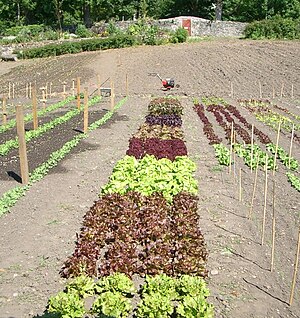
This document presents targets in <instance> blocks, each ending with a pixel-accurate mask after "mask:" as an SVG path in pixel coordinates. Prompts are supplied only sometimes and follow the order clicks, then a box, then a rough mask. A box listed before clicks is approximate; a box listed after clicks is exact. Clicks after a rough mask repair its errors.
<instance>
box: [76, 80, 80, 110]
mask: <svg viewBox="0 0 300 318" xmlns="http://www.w3.org/2000/svg"><path fill="white" fill-rule="evenodd" d="M77 108H78V109H80V77H77Z"/></svg>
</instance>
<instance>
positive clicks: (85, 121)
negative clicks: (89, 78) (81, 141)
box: [83, 87, 89, 134]
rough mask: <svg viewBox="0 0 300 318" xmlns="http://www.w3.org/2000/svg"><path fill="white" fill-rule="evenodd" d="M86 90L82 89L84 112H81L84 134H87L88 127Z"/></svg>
mask: <svg viewBox="0 0 300 318" xmlns="http://www.w3.org/2000/svg"><path fill="white" fill-rule="evenodd" d="M88 98H89V97H88V88H87V87H85V89H84V112H83V132H84V133H85V134H86V133H87V132H88V126H89V108H88V107H89V106H88Z"/></svg>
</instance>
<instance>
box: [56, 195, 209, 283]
mask: <svg viewBox="0 0 300 318" xmlns="http://www.w3.org/2000/svg"><path fill="white" fill-rule="evenodd" d="M197 220H198V215H197V197H195V196H193V195H191V194H187V193H180V194H177V195H176V196H175V197H174V198H173V202H172V204H168V202H167V201H166V199H165V198H164V197H163V196H162V195H161V194H158V193H155V194H153V195H149V196H144V195H141V194H139V193H137V192H128V193H127V194H126V195H120V194H117V193H114V194H110V195H104V196H102V197H101V198H100V200H98V201H97V202H95V204H94V205H93V207H92V208H91V209H90V210H89V212H88V213H87V214H86V215H85V218H84V222H83V226H82V229H81V233H80V236H79V237H78V240H77V243H76V248H75V251H74V253H73V255H72V256H71V257H69V259H68V260H67V261H66V262H65V264H64V267H63V269H62V271H61V273H62V275H63V276H64V277H74V276H78V275H79V274H80V273H81V272H85V273H86V274H87V275H90V276H103V275H104V276H105V275H109V274H112V273H114V272H117V271H119V272H122V273H125V274H126V275H128V276H132V275H133V274H140V275H141V276H144V275H145V274H152V275H154V274H158V273H166V274H168V275H172V276H174V275H180V274H197V275H200V276H205V275H206V270H205V263H206V259H207V250H206V247H205V242H204V238H203V235H202V234H201V231H200V230H199V229H198V224H197ZM103 248H104V251H105V252H104V255H103V254H101V249H103Z"/></svg>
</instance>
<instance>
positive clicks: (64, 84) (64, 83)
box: [63, 82, 67, 99]
mask: <svg viewBox="0 0 300 318" xmlns="http://www.w3.org/2000/svg"><path fill="white" fill-rule="evenodd" d="M66 84H67V83H66V82H63V97H64V99H66Z"/></svg>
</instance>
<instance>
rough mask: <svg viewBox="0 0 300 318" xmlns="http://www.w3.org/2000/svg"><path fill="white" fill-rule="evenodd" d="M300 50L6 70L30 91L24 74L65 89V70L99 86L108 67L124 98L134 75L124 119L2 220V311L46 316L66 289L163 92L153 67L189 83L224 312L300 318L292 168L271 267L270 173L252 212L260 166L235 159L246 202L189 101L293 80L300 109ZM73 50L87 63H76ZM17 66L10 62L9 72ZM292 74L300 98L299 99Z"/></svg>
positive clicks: (119, 53) (189, 115) (228, 43)
mask: <svg viewBox="0 0 300 318" xmlns="http://www.w3.org/2000/svg"><path fill="white" fill-rule="evenodd" d="M299 51H300V43H299V42H285V41H283V42H272V41H266V42H253V41H237V40H218V41H206V42H201V43H195V44H189V45H188V44H183V45H176V46H175V45H171V46H163V47H139V48H127V49H122V50H111V51H104V52H96V53H95V52H92V53H86V54H79V55H76V56H72V57H70V56H62V57H58V58H55V59H54V60H53V61H52V60H51V59H43V60H38V61H37V62H36V63H35V64H33V63H31V62H29V61H26V62H25V63H24V64H22V62H18V63H19V64H20V65H18V64H17V68H16V69H14V68H12V69H11V70H12V71H11V73H6V75H5V76H2V78H1V81H0V82H1V87H0V93H3V92H4V91H5V88H6V87H7V85H8V81H14V80H15V81H16V82H17V79H19V80H18V83H20V84H19V86H20V88H21V87H22V88H23V89H24V87H25V84H26V81H32V82H34V81H35V80H37V81H39V82H40V83H41V85H44V83H43V82H42V79H45V78H46V77H45V74H48V75H49V78H51V79H53V81H56V82H55V83H53V87H55V88H56V89H57V90H59V89H61V83H62V82H63V81H64V80H68V83H69V84H68V88H69V89H70V88H71V77H76V76H81V78H82V84H83V86H84V85H89V87H90V88H96V86H97V74H100V76H101V81H102V82H103V81H105V80H106V79H107V78H109V77H111V78H113V79H114V81H115V86H116V94H117V100H119V99H120V98H121V95H122V94H124V92H125V78H126V74H128V78H129V93H130V98H129V99H128V101H127V102H126V104H125V105H124V106H123V107H122V108H121V109H120V110H119V111H118V114H117V115H118V116H117V118H118V119H117V120H116V121H115V122H112V123H111V124H108V125H106V126H104V127H103V128H100V129H98V130H96V131H94V132H92V133H91V134H90V136H89V138H88V139H86V140H85V142H84V143H83V144H81V145H80V148H78V150H77V151H75V153H73V154H72V155H69V156H68V157H67V158H66V159H65V160H64V161H63V162H62V163H61V164H60V165H59V166H58V167H57V169H56V170H53V171H52V172H51V173H50V174H49V175H47V176H46V177H45V178H44V179H43V180H42V181H40V182H39V183H38V184H35V185H34V186H33V187H32V188H31V189H30V191H28V193H27V194H26V196H25V197H24V198H22V199H21V200H20V201H19V202H18V203H17V205H16V206H15V207H14V208H12V210H11V213H9V214H7V215H5V216H4V217H2V218H1V219H0V233H1V234H0V246H1V247H0V317H1V318H8V317H10V318H12V317H14V318H22V317H24V318H25V317H32V316H34V315H37V314H42V312H43V311H44V309H45V305H46V302H47V299H48V297H49V296H50V295H53V294H54V293H56V292H57V291H59V290H61V288H62V287H63V285H64V283H65V282H64V280H62V279H61V278H60V277H59V274H58V273H59V270H60V268H61V265H62V263H63V262H64V260H65V259H66V257H67V256H68V255H70V254H71V253H72V252H73V250H74V240H75V238H76V232H78V231H79V229H80V224H81V220H82V216H83V215H84V214H85V213H86V211H87V210H88V208H89V207H90V206H91V205H92V203H93V201H94V200H96V199H97V194H98V192H99V189H100V187H101V186H102V185H103V184H104V183H106V182H107V178H108V176H109V175H110V174H111V171H112V168H113V166H114V164H115V162H116V161H117V160H119V159H121V158H122V157H123V156H124V155H125V152H126V150H127V147H128V140H129V138H130V136H131V134H133V133H134V132H136V130H137V128H138V127H139V126H140V125H141V124H142V123H143V122H144V116H145V115H146V110H147V104H148V103H149V100H150V98H151V96H157V95H164V94H165V93H164V92H162V91H161V90H160V89H159V88H160V83H159V80H158V79H157V78H154V77H148V76H147V74H148V72H159V73H160V74H161V75H162V76H174V78H175V80H176V82H178V83H179V84H180V88H179V89H177V90H174V91H172V92H170V93H171V94H174V95H178V96H180V98H181V101H182V103H183V104H184V106H185V113H184V117H183V130H184V133H185V139H186V143H187V148H188V151H189V155H190V156H191V158H192V159H193V160H195V162H196V163H197V166H198V170H197V174H196V177H197V179H198V180H199V196H200V202H199V214H200V216H201V222H200V226H201V228H202V231H203V232H204V235H205V238H206V241H207V245H208V249H209V251H210V257H209V263H208V267H209V270H210V278H209V287H210V290H211V293H212V296H211V298H210V300H211V301H212V302H213V303H214V304H215V306H216V317H217V318H219V317H220V318H223V317H224V318H225V317H234V318H244V317H255V318H264V317H274V318H275V317H276V318H277V317H278V318H279V317H286V318H287V317H300V298H299V290H300V289H299V288H300V286H299V278H298V281H297V288H298V290H297V293H296V294H295V300H294V304H293V306H292V307H289V306H288V305H287V303H286V302H287V301H288V297H289V288H290V283H291V279H292V272H293V262H294V257H295V247H296V246H295V244H296V237H297V231H298V227H299V213H300V198H299V192H296V191H295V190H293V189H292V188H291V187H290V185H289V184H288V183H287V181H286V179H285V176H284V171H283V170H281V171H279V174H278V176H277V179H276V180H277V182H276V193H278V201H277V209H276V213H277V215H278V229H279V231H278V233H277V239H278V240H277V242H278V243H277V244H278V245H277V248H278V252H277V253H276V257H275V270H274V272H272V273H271V272H270V271H269V262H270V237H271V236H270V235H271V224H270V218H268V222H267V228H266V236H267V239H266V244H265V245H264V246H261V245H260V229H261V214H262V204H263V195H262V193H263V180H261V181H260V182H259V184H258V192H257V193H258V194H259V195H258V196H257V198H256V201H255V213H254V218H253V220H252V221H250V220H248V219H247V218H246V216H247V213H248V209H249V202H250V200H251V194H252V187H253V174H251V173H250V171H249V169H248V168H246V167H245V166H244V165H242V162H240V161H238V165H237V169H238V168H239V167H242V169H243V193H244V195H243V202H239V201H238V196H237V191H238V183H237V180H236V181H234V179H233V178H232V177H230V176H229V175H228V174H227V171H226V170H225V169H221V168H220V167H219V166H218V165H217V161H216V159H215V156H214V150H213V148H212V147H211V146H209V145H208V141H207V140H206V137H205V136H204V135H203V132H202V124H201V122H200V120H199V119H198V118H197V115H196V113H195V112H194V111H193V109H192V106H193V103H192V101H193V99H194V98H200V97H201V96H202V95H216V96H219V97H223V98H225V99H228V100H229V101H230V102H232V103H234V104H236V100H237V99H238V98H249V97H255V98H259V82H260V83H261V85H262V95H263V97H268V98H270V97H271V96H272V93H273V86H274V90H275V93H276V95H277V96H276V98H278V97H279V95H280V93H281V90H282V84H283V83H284V86H283V95H284V96H283V100H282V104H283V105H284V107H288V108H289V109H290V110H292V111H295V112H296V113H298V114H299V111H300V108H299V107H300V103H299V99H300V86H299V83H300V72H299V70H300V56H299ZM75 57H76V58H77V59H78V64H77V65H76V67H75V68H74V67H73V65H74V61H76V58H75ZM2 65H5V70H3V67H2ZM13 65H15V64H10V63H8V64H3V63H1V64H0V73H1V74H4V73H5V72H6V71H7V70H8V69H10V67H12V66H13ZM43 70H47V72H46V73H45V72H44V71H43ZM292 84H293V94H294V99H291V98H290V95H291V85H292ZM232 89H233V96H230V94H231V93H232ZM20 94H24V91H20ZM232 97H233V98H232ZM277 101H278V102H279V103H281V101H280V100H277ZM240 111H241V113H243V114H244V115H245V116H246V118H247V119H248V121H249V122H250V123H252V122H253V123H255V125H256V126H257V127H258V128H259V129H261V130H263V131H264V132H265V133H267V134H268V135H269V136H270V137H271V139H272V140H273V141H274V140H275V135H276V133H275V132H273V131H272V130H271V129H269V128H267V127H266V126H264V125H263V124H261V123H259V122H257V121H256V120H255V118H254V117H253V116H252V115H250V114H249V113H248V112H247V111H245V110H244V109H240ZM220 133H221V130H220ZM281 142H282V143H283V144H284V146H287V145H288V142H289V141H288V136H282V139H281ZM294 153H295V156H296V158H297V159H298V160H300V149H299V146H295V148H294ZM236 172H238V170H236ZM261 178H262V175H261ZM0 182H1V181H0ZM270 189H271V188H270ZM270 214H271V201H270V202H268V216H270ZM282 264H284V266H282Z"/></svg>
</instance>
